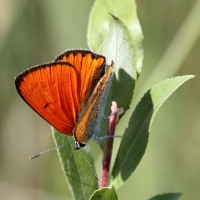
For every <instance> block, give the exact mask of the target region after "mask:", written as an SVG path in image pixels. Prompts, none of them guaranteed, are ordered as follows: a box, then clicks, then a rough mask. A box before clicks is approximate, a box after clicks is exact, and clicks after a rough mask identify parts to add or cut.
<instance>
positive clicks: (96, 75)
mask: <svg viewBox="0 0 200 200" xmlns="http://www.w3.org/2000/svg"><path fill="white" fill-rule="evenodd" d="M59 60H62V61H67V62H69V63H70V64H72V65H73V66H74V67H75V68H76V70H77V79H78V96H79V112H81V111H82V110H83V109H84V107H85V105H86V104H87V103H88V101H89V99H90V97H91V95H92V93H93V91H94V88H95V87H96V85H97V83H98V82H99V80H100V79H101V78H102V77H103V75H104V74H105V57H103V56H101V55H97V54H95V53H93V52H91V51H87V50H69V51H66V52H64V53H63V54H61V55H60V56H58V57H57V58H56V59H55V61H59Z"/></svg>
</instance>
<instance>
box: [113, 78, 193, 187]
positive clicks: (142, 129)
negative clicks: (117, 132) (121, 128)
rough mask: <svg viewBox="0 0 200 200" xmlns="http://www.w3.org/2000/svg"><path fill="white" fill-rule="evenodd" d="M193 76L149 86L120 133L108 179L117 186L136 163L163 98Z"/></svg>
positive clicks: (140, 156)
mask: <svg viewBox="0 0 200 200" xmlns="http://www.w3.org/2000/svg"><path fill="white" fill-rule="evenodd" d="M192 77H193V76H189V75H188V76H181V77H176V78H171V79H168V80H165V81H162V82H160V83H159V84H157V85H155V86H154V87H153V88H151V90H149V91H148V92H147V93H146V94H145V95H144V96H143V98H142V99H141V101H140V102H139V103H138V105H137V106H136V109H135V111H134V112H133V114H132V116H131V118H130V120H129V124H128V128H127V129H126V130H125V133H124V135H123V138H122V141H121V144H120V148H119V150H118V154H117V157H116V160H115V164H114V167H113V172H112V182H111V184H113V185H114V186H115V188H116V189H117V188H119V187H120V186H121V185H122V184H123V183H124V182H125V181H126V180H127V179H128V178H129V177H130V175H131V174H132V173H133V171H134V170H135V169H136V167H137V165H138V164H139V162H140V160H141V158H142V156H143V155H144V152H145V149H146V147H147V143H148V137H149V131H150V127H151V124H152V122H153V119H154V117H155V114H156V112H157V111H158V109H159V108H160V106H161V105H162V104H163V102H164V101H165V100H166V99H167V98H168V97H169V96H170V95H171V94H172V93H173V92H174V91H175V90H176V89H177V88H178V87H179V86H180V85H181V84H183V83H184V82H185V81H187V80H188V79H190V78H192Z"/></svg>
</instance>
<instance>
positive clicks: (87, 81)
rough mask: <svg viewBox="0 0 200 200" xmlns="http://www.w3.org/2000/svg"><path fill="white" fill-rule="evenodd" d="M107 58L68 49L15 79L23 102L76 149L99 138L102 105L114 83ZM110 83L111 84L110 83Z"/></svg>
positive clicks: (84, 51) (86, 51) (88, 52)
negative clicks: (106, 92)
mask: <svg viewBox="0 0 200 200" xmlns="http://www.w3.org/2000/svg"><path fill="white" fill-rule="evenodd" d="M105 67H106V59H105V57H104V56H101V55H98V54H95V53H93V52H91V51H88V50H68V51H66V52H64V53H62V54H61V55H60V56H58V57H57V58H56V59H55V60H54V61H53V62H50V63H46V64H42V65H37V66H35V67H32V68H30V69H28V70H26V71H24V72H22V73H21V74H19V75H18V76H17V77H16V78H15V85H16V89H17V91H18V93H19V95H20V96H21V97H22V99H23V100H24V101H25V102H26V103H27V104H28V105H29V106H30V107H31V108H32V109H33V110H35V111H36V112H37V113H38V114H39V115H40V116H41V117H43V118H44V119H45V120H46V121H47V122H48V123H49V124H51V125H52V126H53V127H54V128H55V129H57V130H58V131H60V132H62V133H63V134H66V135H69V136H72V135H73V136H74V139H75V145H76V148H77V149H79V148H81V147H84V146H85V144H86V142H87V141H88V140H89V139H90V138H91V137H95V138H96V137H97V134H98V133H97V131H98V130H97V128H95V127H96V125H97V123H98V118H99V117H100V114H99V106H100V105H101V103H102V98H103V96H104V93H105V90H106V87H107V86H108V85H110V83H111V81H112V68H113V62H112V63H111V65H110V66H109V67H108V69H107V70H106V72H105ZM108 83H109V84H108Z"/></svg>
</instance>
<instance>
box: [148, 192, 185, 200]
mask: <svg viewBox="0 0 200 200" xmlns="http://www.w3.org/2000/svg"><path fill="white" fill-rule="evenodd" d="M181 195H182V194H181V193H168V194H159V195H156V196H155V197H152V198H151V199H149V200H178V199H179V198H180V197H181Z"/></svg>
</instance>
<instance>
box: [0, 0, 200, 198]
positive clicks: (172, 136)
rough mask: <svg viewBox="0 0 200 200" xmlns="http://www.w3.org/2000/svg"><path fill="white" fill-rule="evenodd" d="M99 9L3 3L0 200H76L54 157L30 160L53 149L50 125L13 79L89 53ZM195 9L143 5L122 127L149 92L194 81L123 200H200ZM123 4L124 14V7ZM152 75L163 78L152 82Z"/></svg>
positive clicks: (172, 106)
mask: <svg viewBox="0 0 200 200" xmlns="http://www.w3.org/2000/svg"><path fill="white" fill-rule="evenodd" d="M93 2H94V1H90V0H85V1H82V0H73V1H69V0H59V1H53V0H48V1H44V0H34V1H28V0H18V1H14V0H0V13H1V14H0V15H1V17H0V70H1V71H0V133H1V134H0V199H4V200H11V199H15V200H16V199H30V200H31V199H61V200H62V199H71V194H70V190H69V188H68V185H67V183H66V181H65V178H64V175H63V172H62V169H61V166H60V163H59V160H58V157H57V154H56V151H55V152H51V153H48V154H46V155H44V156H42V157H40V158H37V159H35V160H28V157H29V156H31V155H32V154H36V153H38V152H41V151H43V150H46V149H49V148H51V147H53V146H54V143H53V139H52V136H51V131H50V126H49V124H47V123H46V122H45V121H44V120H43V119H41V118H40V117H39V116H38V115H37V114H35V113H34V111H32V110H31V109H30V108H29V107H28V106H27V105H26V104H25V103H24V102H23V101H22V100H21V98H20V97H19V96H18V94H17V92H16V90H15V86H14V77H15V76H16V75H17V74H19V73H20V72H22V71H24V70H25V69H27V68H29V67H31V66H34V65H37V64H40V63H44V62H49V61H51V60H53V59H54V58H55V56H57V55H59V54H60V53H61V52H63V51H64V50H66V49H70V48H87V39H86V35H87V23H88V17H89V13H90V10H91V7H92V5H93ZM197 3H198V4H200V3H199V0H176V1H174V0H165V1H160V0H151V1H146V0H140V1H137V9H138V17H139V20H140V23H141V26H142V29H143V33H144V38H145V39H144V51H145V59H144V62H143V73H142V74H141V77H140V79H139V80H138V82H137V85H136V91H135V96H134V100H133V104H132V106H131V109H130V111H129V114H128V112H127V117H126V118H125V119H123V121H124V123H125V122H127V121H128V115H130V114H131V110H133V109H134V105H135V104H136V103H137V101H138V100H139V98H141V95H142V94H143V93H144V91H145V90H147V89H148V88H150V87H151V86H153V85H154V84H156V83H158V82H159V81H161V80H164V79H166V78H170V77H172V76H178V75H185V74H194V75H195V76H196V77H195V78H194V79H192V80H189V81H188V82H186V83H185V84H184V85H183V86H181V87H180V88H179V89H178V90H177V91H176V92H175V93H174V94H173V95H172V96H171V97H170V98H169V99H168V100H167V101H166V102H165V103H164V105H163V106H162V107H161V109H160V110H159V112H158V114H157V116H156V118H155V121H154V123H153V126H152V130H151V134H150V140H149V145H148V147H147V150H146V154H145V155H144V157H143V159H142V161H141V163H140V165H139V166H138V168H137V169H136V171H135V173H134V174H133V175H132V176H131V178H130V179H129V180H128V181H127V182H126V183H125V184H124V185H123V186H122V187H121V188H120V189H119V190H118V191H117V194H118V196H119V199H144V200H145V199H148V198H150V197H152V196H154V195H156V194H158V193H166V192H183V196H182V198H181V199H182V200H187V199H193V200H198V199H200V190H199V188H200V132H199V128H200V123H199V119H200V109H199V108H200V107H199V102H200V89H199V88H200V77H199V75H200V67H199V65H200V37H199V31H200V22H199V19H200V16H198V14H196V15H195V14H194V16H193V15H191V14H193V13H195V11H194V8H198V9H199V13H200V8H199V7H198V6H197ZM121 4H122V5H121V6H122V7H123V1H122V3H121ZM196 13H197V12H196ZM190 16H192V17H193V18H191V19H192V20H189V21H188V19H190ZM121 20H123V19H121ZM190 25H191V27H190ZM184 26H186V29H182V28H183V27H184ZM187 27H190V28H187ZM193 28H194V29H193ZM195 28H196V29H195ZM181 30H184V31H181ZM179 33H180V35H179ZM174 38H176V39H177V40H174ZM179 39H180V42H179ZM173 44H175V46H173ZM168 47H173V48H171V49H168ZM170 53H171V54H172V55H171V54H170ZM180 58H181V59H180ZM176 61H178V63H176ZM154 69H155V71H156V72H158V73H154V72H153V75H152V71H153V70H154ZM149 78H150V80H149ZM118 143H119V141H118V142H116V143H115V151H116V150H117V145H118ZM90 144H91V148H92V151H93V154H94V155H95V158H96V160H95V163H96V167H97V173H98V175H99V176H100V173H101V171H100V170H101V158H102V154H101V150H100V148H99V147H98V145H96V144H94V142H93V141H91V142H90Z"/></svg>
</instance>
